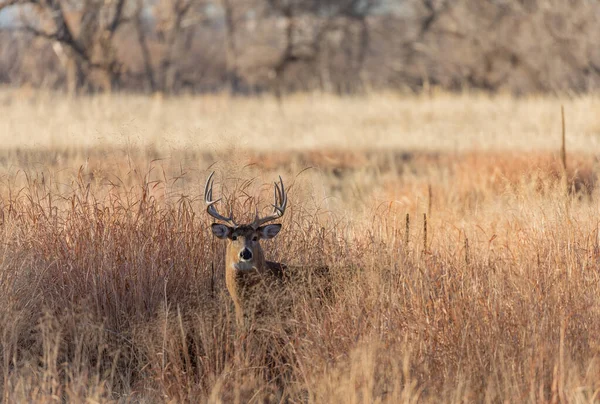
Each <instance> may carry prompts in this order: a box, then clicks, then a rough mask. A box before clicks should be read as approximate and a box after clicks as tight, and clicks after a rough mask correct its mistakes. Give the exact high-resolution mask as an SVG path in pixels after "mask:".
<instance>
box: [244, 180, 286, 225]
mask: <svg viewBox="0 0 600 404" xmlns="http://www.w3.org/2000/svg"><path fill="white" fill-rule="evenodd" d="M279 184H280V185H279ZM279 184H277V183H275V184H274V185H275V189H274V190H273V197H274V199H275V201H274V203H273V205H271V206H273V214H272V215H271V216H267V217H263V218H262V219H261V218H259V217H258V211H257V212H256V219H254V222H252V224H251V226H252V227H253V228H255V229H256V228H258V227H259V226H261V225H263V224H265V223H267V222H270V221H271V220H275V219H278V218H280V217H281V216H283V214H284V213H285V207H286V206H287V194H286V193H285V188H284V187H283V180H282V179H281V176H279Z"/></svg>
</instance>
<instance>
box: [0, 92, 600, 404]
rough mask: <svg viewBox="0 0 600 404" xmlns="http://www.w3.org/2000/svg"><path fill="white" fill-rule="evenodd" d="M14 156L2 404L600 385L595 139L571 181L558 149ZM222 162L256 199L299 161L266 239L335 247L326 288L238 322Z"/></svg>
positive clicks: (316, 253) (470, 397)
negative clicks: (227, 272)
mask: <svg viewBox="0 0 600 404" xmlns="http://www.w3.org/2000/svg"><path fill="white" fill-rule="evenodd" d="M116 102H117V103H118V101H116ZM173 102H175V101H173ZM245 102H249V101H245ZM336 102H340V103H342V101H336ZM349 102H350V103H351V104H352V103H353V102H355V101H352V100H351V101H349ZM415 102H416V103H417V104H418V102H420V101H418V100H417V101H415ZM475 118H476V117H475ZM475 121H476V122H477V119H475ZM558 122H560V121H558ZM588 124H589V123H588ZM340 125H343V123H341V124H340ZM590 125H591V124H590ZM556 133H559V130H557V132H556ZM432 136H433V135H432ZM577 136H582V135H581V133H579V134H577V135H575V137H577ZM163 153H164V154H163ZM6 156H7V157H6V160H4V163H3V166H2V172H1V177H0V179H1V182H2V187H1V191H0V231H1V247H2V254H1V257H2V258H1V261H0V346H1V349H0V360H1V362H2V378H1V379H0V380H1V382H0V383H1V386H2V399H3V401H4V402H27V401H29V402H32V401H33V402H53V401H71V402H82V401H85V400H89V401H99V402H109V401H110V402H113V401H114V402H128V401H133V402H186V401H189V402H198V401H200V402H202V401H206V402H236V401H237V402H248V401H250V402H264V401H267V402H280V401H286V400H288V401H290V402H318V403H321V402H344V403H346V402H389V403H397V402H417V401H419V402H439V401H443V402H463V401H469V402H472V401H485V402H499V401H508V402H539V401H544V402H545V401H548V402H550V401H551V402H559V401H563V402H565V401H569V402H594V401H598V400H599V394H600V364H599V362H598V359H599V358H600V345H599V344H598V338H597V336H598V335H600V302H599V300H598V296H599V295H600V264H599V259H600V238H599V237H600V236H599V234H598V232H599V223H600V213H599V211H598V202H597V201H598V197H599V195H598V189H597V184H596V181H595V178H596V174H597V168H596V162H595V158H594V156H592V155H589V154H583V153H573V152H571V153H569V155H568V159H569V170H570V171H569V172H567V178H566V179H563V178H562V177H561V176H562V173H561V171H560V167H561V163H560V159H559V155H558V153H551V152H542V151H534V152H531V151H530V152H525V151H521V152H520V153H509V152H484V151H477V152H461V151H456V150H454V149H452V150H444V148H440V149H438V150H426V151H421V152H419V151H412V152H407V151H402V150H399V151H394V150H392V149H390V150H387V151H374V150H370V151H360V150H357V149H356V150H348V151H345V152H339V153H335V152H333V151H328V152H318V151H312V152H303V151H296V152H294V151H289V152H286V153H280V154H274V153H264V152H261V153H259V152H252V151H243V152H240V151H239V150H238V151H235V150H234V151H232V152H231V151H230V152H222V151H219V150H215V149H202V148H199V149H194V148H190V149H188V150H171V151H169V152H168V153H167V152H165V151H164V149H161V148H160V147H158V146H157V147H156V148H146V149H144V148H136V147H131V148H126V147H125V148H124V147H116V148H115V147H114V145H110V144H108V145H106V146H104V147H93V148H89V149H87V150H86V149H78V148H66V147H62V146H60V147H59V146H57V147H55V148H50V149H45V148H40V149H29V150H28V149H20V150H16V149H11V150H8V151H7V153H6ZM165 156H166V158H164V157H165ZM213 167H216V168H217V171H218V176H219V178H220V181H221V184H217V188H218V192H219V193H222V194H223V195H225V196H228V195H234V194H235V195H236V196H237V199H235V200H234V199H233V198H230V199H229V200H226V201H225V202H226V203H231V204H232V206H233V207H234V211H235V213H236V214H237V215H238V216H240V217H243V216H244V214H249V213H246V212H250V214H251V213H252V212H253V210H252V209H251V206H252V203H254V200H253V199H252V198H253V197H260V200H259V201H258V203H259V205H260V206H266V205H267V203H268V201H269V198H270V197H271V196H270V194H269V192H270V191H272V190H271V186H272V185H269V181H270V180H271V179H274V178H276V174H281V175H282V176H283V177H284V180H285V181H286V184H289V195H290V202H289V209H288V212H287V213H286V216H285V217H284V218H283V225H284V227H283V230H282V232H281V234H280V235H279V236H278V238H276V239H275V241H274V242H271V243H265V249H266V254H267V256H268V257H269V258H272V259H275V260H280V261H283V262H287V263H290V264H299V265H311V264H323V263H324V264H327V265H328V266H329V267H330V270H331V278H332V285H331V288H332V290H331V296H330V297H329V298H328V299H319V298H315V295H314V293H313V292H314V291H313V290H311V289H310V288H308V289H307V288H305V287H302V286H295V287H294V288H292V289H289V290H287V292H288V294H287V295H286V296H285V297H286V301H291V302H292V305H291V307H290V311H288V312H286V313H285V315H281V314H282V313H281V312H280V311H277V310H275V311H274V313H273V316H272V318H271V321H267V322H266V323H265V322H261V323H260V324H259V323H256V324H255V325H254V326H251V329H250V330H249V331H248V332H244V333H241V332H239V330H236V328H235V321H234V316H233V308H232V305H231V302H230V300H229V297H228V296H227V292H226V289H225V287H224V280H223V269H222V266H223V265H224V264H223V251H224V246H223V245H222V244H221V242H220V241H218V240H215V239H213V237H212V236H211V234H210V230H209V224H210V223H211V222H210V220H209V218H208V217H207V215H206V214H205V213H204V212H203V206H202V198H201V197H202V195H201V191H202V190H201V187H202V185H203V181H204V180H205V178H206V174H207V172H208V171H209V170H212V169H213ZM307 167H312V168H311V169H308V170H305V169H306V168H307ZM250 179H254V180H253V181H252V182H248V181H247V180H250ZM565 184H566V186H565ZM221 186H223V187H224V188H223V189H221V188H220V187H221ZM407 213H408V214H409V215H410V228H409V232H408V243H407V244H406V243H405V230H406V229H405V226H406V214H407ZM423 213H427V244H426V245H424V244H423V239H424V237H423V236H424V235H423V232H424V228H423ZM272 304H273V305H277V304H278V299H277V296H275V297H274V298H273V301H272Z"/></svg>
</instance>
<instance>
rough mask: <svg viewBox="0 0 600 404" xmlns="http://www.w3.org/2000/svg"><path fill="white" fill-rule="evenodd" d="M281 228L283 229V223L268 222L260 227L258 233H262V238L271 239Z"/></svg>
mask: <svg viewBox="0 0 600 404" xmlns="http://www.w3.org/2000/svg"><path fill="white" fill-rule="evenodd" d="M279 230H281V224H279V223H277V224H268V225H266V226H262V227H259V228H258V234H260V238H264V239H269V238H273V237H275V236H276V235H277V234H278V233H279Z"/></svg>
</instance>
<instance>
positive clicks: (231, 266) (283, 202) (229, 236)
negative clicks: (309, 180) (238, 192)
mask: <svg viewBox="0 0 600 404" xmlns="http://www.w3.org/2000/svg"><path fill="white" fill-rule="evenodd" d="M213 175H214V172H213V173H211V174H210V176H209V177H208V180H207V181H206V186H205V188H204V201H205V202H206V204H207V209H206V211H207V212H208V214H209V215H211V216H212V217H214V218H215V219H217V220H219V221H221V222H224V223H225V224H223V223H213V224H212V232H213V234H214V235H215V236H216V237H217V238H220V239H225V240H227V241H228V243H227V253H226V265H227V267H226V271H230V270H233V271H235V272H245V271H258V272H261V271H264V270H265V268H266V265H265V257H264V254H263V251H262V248H261V246H260V240H263V239H272V238H273V237H275V236H276V235H277V234H278V233H279V231H280V230H281V224H266V223H268V222H270V221H273V220H275V219H278V218H280V217H281V216H283V214H284V213H285V208H286V206H287V195H286V193H285V188H284V186H283V180H282V179H281V177H279V184H277V183H275V189H274V199H275V201H274V204H273V205H272V206H273V213H272V214H271V215H270V216H267V217H263V218H260V217H259V216H258V211H257V212H256V218H255V219H254V221H253V222H252V223H249V224H237V223H236V222H235V220H234V219H233V213H232V212H230V213H229V216H228V217H225V216H223V215H221V214H220V213H219V212H218V211H217V209H216V207H215V204H216V203H217V202H219V201H220V200H221V198H219V199H217V200H213V198H212V188H213ZM265 224H266V225H265Z"/></svg>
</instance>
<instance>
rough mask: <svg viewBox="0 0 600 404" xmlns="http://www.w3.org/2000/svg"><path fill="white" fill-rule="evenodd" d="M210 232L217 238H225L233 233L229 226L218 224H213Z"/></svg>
mask: <svg viewBox="0 0 600 404" xmlns="http://www.w3.org/2000/svg"><path fill="white" fill-rule="evenodd" d="M211 227H212V232H213V234H214V235H215V237H217V238H221V239H223V238H227V237H229V235H230V234H231V233H233V229H232V228H231V227H229V226H226V225H224V224H220V223H213V224H212V225H211Z"/></svg>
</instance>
